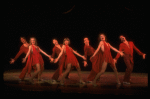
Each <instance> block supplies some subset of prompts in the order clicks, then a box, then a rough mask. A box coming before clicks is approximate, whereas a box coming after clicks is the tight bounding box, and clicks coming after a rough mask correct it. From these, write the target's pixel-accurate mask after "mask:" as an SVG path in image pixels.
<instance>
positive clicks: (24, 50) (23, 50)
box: [14, 45, 29, 60]
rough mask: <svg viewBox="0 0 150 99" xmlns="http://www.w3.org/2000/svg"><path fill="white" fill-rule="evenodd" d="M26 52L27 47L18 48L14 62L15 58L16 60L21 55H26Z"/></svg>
mask: <svg viewBox="0 0 150 99" xmlns="http://www.w3.org/2000/svg"><path fill="white" fill-rule="evenodd" d="M28 50H29V48H28V47H25V46H24V45H22V46H21V47H20V50H19V52H18V53H17V55H16V56H15V58H14V60H17V58H18V57H19V56H20V55H21V54H22V53H25V54H27V52H28Z"/></svg>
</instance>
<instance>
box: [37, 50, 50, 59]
mask: <svg viewBox="0 0 150 99" xmlns="http://www.w3.org/2000/svg"><path fill="white" fill-rule="evenodd" d="M39 51H40V52H41V53H43V54H44V55H45V56H47V57H49V58H51V56H50V55H48V54H47V53H46V52H44V51H43V50H42V49H40V48H39Z"/></svg>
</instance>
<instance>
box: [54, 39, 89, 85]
mask: <svg viewBox="0 0 150 99" xmlns="http://www.w3.org/2000/svg"><path fill="white" fill-rule="evenodd" d="M69 43H70V40H69V38H65V39H64V41H63V44H64V45H63V46H62V50H61V52H60V54H59V56H58V57H57V58H56V59H55V61H54V63H56V62H57V61H58V60H59V58H60V57H61V56H62V54H63V52H64V53H65V54H66V60H65V67H66V70H65V72H64V74H63V76H62V79H61V81H60V84H61V85H64V78H65V77H66V75H67V74H68V73H69V72H70V70H71V68H72V67H73V66H75V67H76V69H77V71H78V75H79V79H80V83H81V84H84V82H83V80H82V78H81V69H80V65H79V62H78V60H77V59H76V57H75V55H74V54H76V55H78V56H79V57H81V58H83V59H84V60H86V58H85V57H84V56H82V55H80V54H79V53H77V52H76V51H74V50H73V49H72V48H71V47H69ZM73 53H74V54H73Z"/></svg>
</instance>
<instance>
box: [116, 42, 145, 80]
mask: <svg viewBox="0 0 150 99" xmlns="http://www.w3.org/2000/svg"><path fill="white" fill-rule="evenodd" d="M128 44H129V47H128V46H127V45H126V44H125V43H121V44H120V45H119V51H123V52H124V56H123V58H124V62H125V64H126V66H127V68H126V72H125V76H124V81H125V82H130V76H131V72H132V70H133V64H134V62H133V49H135V51H136V52H137V53H138V54H139V55H143V53H142V52H141V51H140V50H139V49H138V48H137V47H136V46H135V45H134V43H133V42H132V41H129V42H128ZM119 57H120V54H119V53H118V54H117V55H116V57H115V59H116V60H118V58H119Z"/></svg>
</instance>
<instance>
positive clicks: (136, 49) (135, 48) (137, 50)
mask: <svg viewBox="0 0 150 99" xmlns="http://www.w3.org/2000/svg"><path fill="white" fill-rule="evenodd" d="M133 49H134V50H135V51H136V52H137V53H138V54H139V55H142V56H143V59H145V55H146V54H144V53H142V52H141V51H140V50H139V49H138V48H137V47H136V46H135V45H134V43H133Z"/></svg>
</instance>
